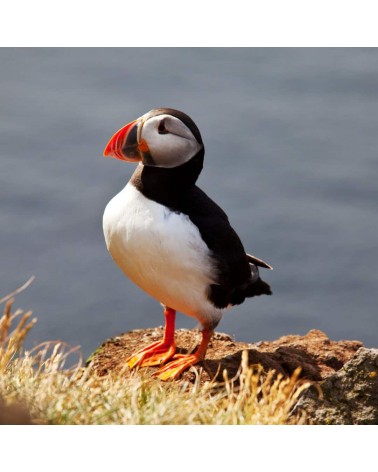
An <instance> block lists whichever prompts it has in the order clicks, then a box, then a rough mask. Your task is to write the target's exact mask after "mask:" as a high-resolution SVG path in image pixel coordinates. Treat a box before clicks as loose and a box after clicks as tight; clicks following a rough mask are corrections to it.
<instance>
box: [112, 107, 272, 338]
mask: <svg viewBox="0 0 378 472" xmlns="http://www.w3.org/2000/svg"><path fill="white" fill-rule="evenodd" d="M104 154H105V155H108V156H111V157H116V158H118V159H122V160H127V161H131V162H139V165H138V167H137V169H136V170H135V172H134V174H133V176H132V178H131V180H130V181H129V182H128V184H127V185H126V187H125V188H124V189H123V190H122V191H121V192H120V193H119V194H118V195H116V196H115V197H114V198H113V199H112V200H111V201H110V202H109V204H108V205H107V207H106V209H105V213H104V217H103V227H104V235H105V240H106V244H107V247H108V250H109V252H110V254H111V255H112V257H113V259H114V260H115V262H116V263H117V264H118V266H119V267H120V268H121V269H122V270H123V272H124V273H125V274H126V275H127V276H128V277H129V278H130V279H131V280H132V281H133V282H134V283H136V284H137V285H138V286H139V287H140V288H142V289H143V290H145V291H146V292H147V293H149V294H150V295H151V296H152V297H154V298H156V299H157V300H158V301H159V302H160V303H162V304H163V305H164V306H165V307H169V308H170V309H172V310H177V311H180V312H182V313H184V314H186V315H188V316H192V317H194V318H197V319H198V320H199V322H200V323H201V324H202V326H203V328H204V329H205V330H208V331H212V330H213V329H214V328H215V327H216V326H217V324H218V323H219V321H220V319H221V317H222V314H223V311H224V310H225V309H226V308H229V307H231V306H233V305H239V304H241V303H243V301H244V300H245V298H247V297H253V296H257V295H262V294H266V295H270V294H271V293H272V292H271V289H270V287H269V285H268V284H267V283H266V282H264V281H262V280H261V278H260V276H259V269H258V266H259V267H265V268H268V269H270V268H271V267H270V266H269V265H268V264H266V263H265V262H263V261H261V260H260V259H258V258H256V257H254V256H251V255H249V254H247V253H246V252H245V250H244V247H243V245H242V243H241V241H240V239H239V237H238V235H237V234H236V232H235V231H234V230H233V228H232V227H231V225H230V223H229V220H228V217H227V215H226V214H225V213H224V211H223V210H222V209H221V208H220V207H219V206H218V205H217V204H216V203H215V202H214V201H213V200H211V199H210V198H209V197H208V196H207V195H206V194H205V193H204V192H203V191H202V190H201V189H200V188H198V187H197V186H196V185H195V183H196V181H197V178H198V176H199V174H200V172H201V170H202V167H203V160H204V145H203V142H202V138H201V134H200V132H199V130H198V128H197V126H196V125H195V123H194V122H193V120H192V119H191V118H190V117H188V116H187V115H186V114H184V113H182V112H180V111H178V110H173V109H170V108H159V109H154V110H152V111H150V112H149V113H147V114H146V115H143V116H142V117H141V118H139V119H138V120H135V121H133V122H132V123H130V124H128V125H126V126H125V127H123V128H122V129H121V130H119V131H118V132H117V133H116V134H115V135H114V136H113V137H112V139H111V140H110V141H109V143H108V146H107V147H106V149H105V152H104Z"/></svg>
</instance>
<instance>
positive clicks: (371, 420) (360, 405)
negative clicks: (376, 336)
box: [293, 348, 378, 425]
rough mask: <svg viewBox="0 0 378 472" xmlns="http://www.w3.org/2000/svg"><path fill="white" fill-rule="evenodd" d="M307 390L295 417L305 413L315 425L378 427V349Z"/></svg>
mask: <svg viewBox="0 0 378 472" xmlns="http://www.w3.org/2000/svg"><path fill="white" fill-rule="evenodd" d="M319 385H320V387H321V391H322V395H320V396H319V392H318V391H317V390H316V389H315V388H314V387H311V388H310V389H309V390H306V391H305V392H304V393H303V394H302V396H301V398H300V400H299V402H298V403H297V405H296V407H295V408H294V410H293V413H296V412H297V411H298V410H299V409H304V410H306V412H307V413H308V414H309V415H310V417H311V418H312V419H313V422H314V423H315V424H334V425H344V424H349V425H352V424H361V425H363V424H364V425H365V424H378V349H366V348H361V349H359V350H358V351H357V353H356V354H355V355H354V356H353V357H352V358H351V359H350V360H349V361H348V362H347V363H346V364H345V365H344V366H343V367H342V368H341V369H340V370H339V371H337V372H336V373H334V374H332V375H330V376H328V377H327V378H326V380H324V381H323V382H321V383H320V384H319Z"/></svg>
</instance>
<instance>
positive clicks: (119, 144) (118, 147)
mask: <svg viewBox="0 0 378 472" xmlns="http://www.w3.org/2000/svg"><path fill="white" fill-rule="evenodd" d="M138 125H139V119H138V120H134V121H132V122H131V123H128V124H127V125H125V126H124V127H123V128H121V129H120V130H118V131H117V132H116V133H115V134H114V135H113V136H112V137H111V138H110V141H109V142H108V144H107V145H106V148H105V150H104V156H106V157H114V158H115V159H119V160H121V161H129V162H138V161H140V160H141V159H142V156H141V154H140V150H139V146H138Z"/></svg>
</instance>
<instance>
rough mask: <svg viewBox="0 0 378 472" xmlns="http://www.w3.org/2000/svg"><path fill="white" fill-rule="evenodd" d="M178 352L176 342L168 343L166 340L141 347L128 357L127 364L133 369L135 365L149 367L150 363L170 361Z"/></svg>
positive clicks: (157, 363) (158, 363)
mask: <svg viewBox="0 0 378 472" xmlns="http://www.w3.org/2000/svg"><path fill="white" fill-rule="evenodd" d="M175 352H176V345H175V343H174V342H170V343H167V342H165V341H164V340H163V341H158V342H156V343H153V344H151V345H150V346H147V347H146V348H144V349H140V350H139V351H138V352H136V353H135V354H133V355H132V356H131V357H129V358H128V359H127V361H126V362H127V365H128V366H129V367H130V369H132V368H133V367H135V366H140V367H147V366H150V365H160V364H164V363H165V362H167V361H169V359H171V358H172V357H173V356H174V354H175Z"/></svg>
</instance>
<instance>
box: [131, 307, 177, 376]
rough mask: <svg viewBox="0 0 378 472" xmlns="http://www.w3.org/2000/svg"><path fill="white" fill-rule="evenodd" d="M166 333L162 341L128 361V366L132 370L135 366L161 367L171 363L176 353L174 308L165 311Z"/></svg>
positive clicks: (138, 352) (141, 350)
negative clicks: (170, 360)
mask: <svg viewBox="0 0 378 472" xmlns="http://www.w3.org/2000/svg"><path fill="white" fill-rule="evenodd" d="M164 315H165V331H164V338H163V340H162V341H158V342H156V343H153V344H151V345H150V346H147V347H145V348H143V349H140V350H139V351H137V352H136V353H135V354H133V355H132V356H131V357H129V358H128V359H127V361H126V362H127V364H128V366H129V367H130V369H132V368H133V367H135V366H140V367H146V366H149V365H159V364H163V363H164V362H167V361H169V359H171V358H172V357H173V355H174V353H175V352H176V344H175V339H174V336H175V319H176V311H175V310H172V308H166V309H165V310H164Z"/></svg>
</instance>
